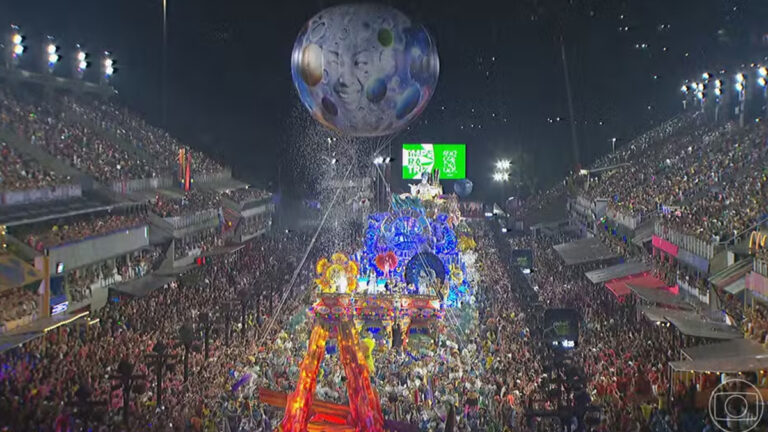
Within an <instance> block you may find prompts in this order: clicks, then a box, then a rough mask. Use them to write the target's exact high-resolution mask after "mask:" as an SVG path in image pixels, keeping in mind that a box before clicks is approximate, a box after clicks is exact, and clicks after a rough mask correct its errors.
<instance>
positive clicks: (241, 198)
mask: <svg viewBox="0 0 768 432" xmlns="http://www.w3.org/2000/svg"><path fill="white" fill-rule="evenodd" d="M270 195H271V193H269V192H268V191H266V190H264V189H258V188H253V187H250V188H240V189H235V190H231V191H229V192H225V193H223V194H222V196H224V197H226V198H229V199H231V200H232V201H234V202H236V203H244V202H247V201H258V200H262V199H264V198H267V197H269V196H270Z"/></svg>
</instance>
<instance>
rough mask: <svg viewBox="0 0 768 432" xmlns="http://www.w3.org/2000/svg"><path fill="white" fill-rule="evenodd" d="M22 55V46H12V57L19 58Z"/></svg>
mask: <svg viewBox="0 0 768 432" xmlns="http://www.w3.org/2000/svg"><path fill="white" fill-rule="evenodd" d="M22 54H24V45H14V46H13V55H14V56H20V55H22Z"/></svg>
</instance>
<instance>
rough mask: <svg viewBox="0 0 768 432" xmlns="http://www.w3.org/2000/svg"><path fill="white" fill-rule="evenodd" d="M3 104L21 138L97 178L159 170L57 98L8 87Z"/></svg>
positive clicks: (147, 174)
mask: <svg viewBox="0 0 768 432" xmlns="http://www.w3.org/2000/svg"><path fill="white" fill-rule="evenodd" d="M0 106H1V107H2V111H3V118H4V126H5V127H6V128H10V129H11V130H13V131H15V132H16V134H17V136H18V137H19V138H20V139H23V140H25V141H26V142H28V143H30V144H32V145H35V146H39V147H40V148H42V149H43V150H45V151H46V152H47V153H49V154H51V155H53V156H54V157H56V158H58V159H60V160H62V161H64V162H65V163H67V164H69V165H71V166H72V167H74V168H77V169H78V170H80V171H83V172H85V173H87V174H89V175H92V176H93V177H94V178H95V179H96V180H98V181H102V182H106V183H109V182H111V181H115V180H120V179H136V178H149V177H156V176H157V175H158V174H159V173H158V170H157V166H156V165H155V164H154V163H153V162H152V161H150V160H145V159H139V158H137V157H136V156H135V155H132V154H129V153H128V152H127V151H125V150H124V149H123V148H121V147H120V145H119V144H117V143H115V142H113V141H111V140H110V139H108V138H107V137H104V136H102V135H101V134H99V133H98V132H97V131H95V130H94V129H92V128H90V127H88V126H87V125H86V124H84V123H83V122H78V121H76V120H73V119H72V118H71V116H70V114H68V108H67V107H62V106H57V105H56V102H54V101H49V100H45V99H43V98H41V97H36V96H35V95H31V94H21V93H20V92H18V91H11V90H10V89H6V90H5V91H3V92H2V95H1V96H0Z"/></svg>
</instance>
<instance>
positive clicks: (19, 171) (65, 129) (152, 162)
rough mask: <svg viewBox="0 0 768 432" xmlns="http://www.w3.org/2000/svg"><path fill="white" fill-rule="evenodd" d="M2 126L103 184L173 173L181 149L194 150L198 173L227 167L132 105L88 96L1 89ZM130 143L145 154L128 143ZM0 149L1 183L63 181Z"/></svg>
mask: <svg viewBox="0 0 768 432" xmlns="http://www.w3.org/2000/svg"><path fill="white" fill-rule="evenodd" d="M0 128H1V129H4V130H5V131H7V132H11V133H15V134H16V135H17V137H18V139H20V140H23V142H25V143H30V144H32V145H36V146H39V147H40V148H42V149H43V150H45V151H46V152H47V153H49V154H51V155H53V156H55V157H56V158H58V159H60V160H62V161H64V162H65V163H67V164H69V165H71V166H72V167H74V168H76V169H78V170H80V171H83V172H85V173H86V174H89V175H91V176H93V177H94V178H95V179H96V180H98V181H101V182H105V183H110V182H113V181H118V180H132V179H141V178H153V177H159V176H163V175H174V174H175V173H176V172H177V168H176V167H177V166H178V162H177V161H178V159H179V150H180V149H184V150H185V152H186V153H187V154H189V155H190V158H191V160H192V164H193V165H192V166H193V172H194V173H200V174H210V173H218V172H221V171H223V169H224V168H223V167H222V166H221V165H220V164H218V163H217V162H215V161H213V160H212V159H211V158H209V157H207V156H206V155H204V154H203V153H200V152H197V151H194V150H191V149H190V148H189V147H186V146H184V145H183V144H182V143H180V142H178V141H177V140H176V139H175V138H173V137H171V136H170V135H169V134H168V133H167V132H165V131H163V130H161V129H159V128H156V127H154V126H152V125H150V124H148V123H146V122H145V121H144V120H142V119H140V118H139V117H137V116H135V115H134V114H132V113H131V112H130V111H129V110H128V109H126V108H122V107H118V106H117V105H114V104H112V103H109V102H105V101H101V100H99V101H95V100H94V101H92V100H89V98H88V97H74V96H67V97H65V98H63V99H62V100H57V99H50V98H47V97H46V96H45V95H42V94H38V93H37V92H35V91H34V90H27V89H21V88H17V87H6V88H1V89H0ZM131 145H133V146H135V147H137V150H139V151H144V152H146V154H145V155H141V154H140V153H137V152H136V151H135V150H132V149H130V147H127V146H131ZM0 150H2V153H1V154H0V156H1V157H2V158H3V161H4V163H3V164H2V165H3V166H2V167H0V175H1V176H2V178H3V179H4V180H3V182H0V185H2V186H0V187H2V188H4V189H12V188H16V189H25V188H32V187H40V186H49V185H52V184H56V182H57V181H61V180H59V179H57V178H56V177H55V175H54V174H53V173H52V172H50V171H49V170H46V169H44V168H42V167H41V166H40V165H39V164H38V163H36V162H35V161H33V160H30V159H29V158H24V157H21V156H20V155H18V154H16V153H15V152H12V151H10V150H9V149H7V146H6V145H3V148H2V149H0ZM142 156H143V157H142Z"/></svg>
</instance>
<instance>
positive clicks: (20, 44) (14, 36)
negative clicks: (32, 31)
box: [7, 25, 25, 68]
mask: <svg viewBox="0 0 768 432" xmlns="http://www.w3.org/2000/svg"><path fill="white" fill-rule="evenodd" d="M24 50H25V47H24V36H23V35H22V34H21V30H20V29H19V27H18V26H15V25H12V26H11V44H10V46H9V53H8V63H7V66H8V68H11V67H15V66H16V65H18V64H19V59H20V58H21V55H22V54H24Z"/></svg>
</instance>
